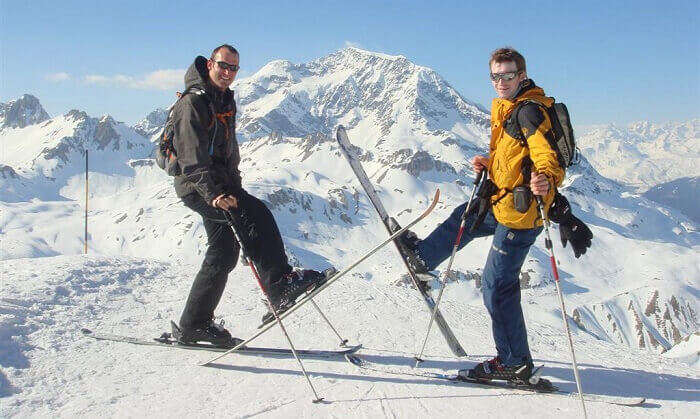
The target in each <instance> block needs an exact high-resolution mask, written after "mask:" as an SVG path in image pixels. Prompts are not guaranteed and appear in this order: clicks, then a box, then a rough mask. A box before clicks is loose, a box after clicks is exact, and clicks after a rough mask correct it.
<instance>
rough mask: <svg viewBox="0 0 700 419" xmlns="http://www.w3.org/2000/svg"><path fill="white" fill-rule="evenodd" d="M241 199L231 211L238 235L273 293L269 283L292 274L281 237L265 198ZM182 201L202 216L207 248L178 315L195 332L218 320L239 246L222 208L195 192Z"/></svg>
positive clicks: (243, 192)
mask: <svg viewBox="0 0 700 419" xmlns="http://www.w3.org/2000/svg"><path fill="white" fill-rule="evenodd" d="M237 198H238V208H237V209H235V210H231V211H230V214H231V215H232V218H233V222H234V225H235V226H236V231H237V232H238V235H239V236H240V238H241V240H242V241H243V249H245V251H246V252H247V254H248V257H250V259H251V260H252V261H253V262H254V263H255V267H256V268H257V270H258V274H259V275H260V279H261V282H262V285H263V287H265V289H266V290H270V289H271V287H270V284H272V283H275V282H276V281H277V280H279V278H281V276H282V275H283V274H285V273H289V272H291V270H292V267H291V266H290V265H289V263H288V261H287V255H286V254H285V252H284V243H282V236H281V235H280V232H279V229H278V228H277V223H276V222H275V219H274V217H273V216H272V213H271V212H270V210H269V209H268V208H267V206H266V205H265V204H264V203H263V202H262V201H261V200H259V199H258V198H256V197H254V196H252V195H250V194H248V193H247V192H245V191H242V192H241V193H240V194H239V196H237ZM182 202H183V203H184V204H185V205H186V206H187V207H188V208H190V209H191V210H193V211H195V212H196V213H198V214H199V215H201V216H202V220H203V224H204V230H205V231H206V232H207V239H208V246H209V247H208V248H207V252H206V254H205V255H204V262H202V267H201V268H200V270H199V273H197V276H196V277H195V279H194V283H193V284H192V289H191V290H190V295H189V297H188V298H187V302H186V303H185V309H184V310H183V312H182V316H181V317H180V327H183V328H191V327H199V326H202V325H204V324H207V323H208V322H209V321H210V320H211V319H212V317H213V316H214V309H215V308H216V306H217V305H218V304H219V301H220V300H221V296H222V295H223V293H224V288H225V287H226V281H227V280H228V274H229V273H230V272H231V271H232V270H233V268H234V267H235V266H236V262H237V261H238V253H239V251H240V246H239V243H238V242H237V241H236V238H235V236H234V235H233V231H231V227H230V226H229V225H228V222H227V220H226V216H225V214H224V212H223V210H220V209H216V208H214V207H212V206H211V205H209V204H207V202H206V201H205V200H204V198H202V197H201V196H200V195H199V194H198V193H197V192H193V193H191V194H188V195H185V196H184V197H182ZM251 276H252V272H251Z"/></svg>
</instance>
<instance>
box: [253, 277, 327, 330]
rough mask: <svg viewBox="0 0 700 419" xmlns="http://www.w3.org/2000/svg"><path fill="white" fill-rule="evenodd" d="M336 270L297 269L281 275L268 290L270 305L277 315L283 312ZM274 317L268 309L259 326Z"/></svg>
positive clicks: (322, 282) (321, 283)
mask: <svg viewBox="0 0 700 419" xmlns="http://www.w3.org/2000/svg"><path fill="white" fill-rule="evenodd" d="M336 272H338V271H337V270H336V269H335V268H328V269H326V270H324V271H323V272H318V271H314V270H311V269H299V270H293V271H292V272H290V273H288V274H284V275H282V278H280V280H279V281H277V282H275V283H273V285H272V287H271V288H272V289H271V290H270V292H269V297H270V302H271V303H272V307H273V308H274V310H275V311H276V312H277V314H278V315H279V314H282V313H284V312H285V311H287V310H288V309H289V308H290V307H292V306H293V305H294V303H295V302H296V299H297V298H298V297H299V296H300V295H302V294H304V293H307V292H311V291H313V290H315V289H316V288H318V287H319V286H321V285H323V284H324V283H325V282H326V281H327V280H328V278H330V277H332V276H333V275H335V273H336ZM274 319H275V316H274V314H272V312H271V311H268V312H267V313H265V314H264V315H263V317H262V324H261V325H260V327H262V326H264V325H265V324H267V323H269V322H271V321H272V320H274Z"/></svg>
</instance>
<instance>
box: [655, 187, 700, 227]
mask: <svg viewBox="0 0 700 419" xmlns="http://www.w3.org/2000/svg"><path fill="white" fill-rule="evenodd" d="M644 197H645V198H647V199H651V200H652V201H656V202H660V203H662V204H664V205H668V206H669V207H673V208H676V209H678V210H680V211H681V212H682V213H683V214H685V215H687V216H688V217H690V219H691V220H693V221H694V222H695V223H696V224H698V225H700V205H698V197H700V176H695V177H682V178H678V179H675V180H672V181H670V182H664V183H660V184H658V185H656V186H654V187H652V188H650V189H649V190H648V191H646V192H644Z"/></svg>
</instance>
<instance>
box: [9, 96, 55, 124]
mask: <svg viewBox="0 0 700 419" xmlns="http://www.w3.org/2000/svg"><path fill="white" fill-rule="evenodd" d="M49 118H50V117H49V114H48V113H46V111H45V110H44V108H43V107H42V106H41V103H39V99H37V98H36V97H35V96H32V95H30V94H24V95H22V96H21V97H20V98H19V99H16V100H12V101H10V102H7V103H0V129H2V128H24V127H26V126H28V125H34V124H39V123H41V122H44V121H46V120H48V119H49Z"/></svg>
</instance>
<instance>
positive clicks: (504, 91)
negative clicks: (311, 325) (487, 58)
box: [491, 61, 527, 99]
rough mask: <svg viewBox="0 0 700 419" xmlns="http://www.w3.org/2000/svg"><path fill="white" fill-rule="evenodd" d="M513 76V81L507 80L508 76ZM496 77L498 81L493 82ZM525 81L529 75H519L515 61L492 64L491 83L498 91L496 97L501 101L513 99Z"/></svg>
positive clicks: (523, 73)
mask: <svg viewBox="0 0 700 419" xmlns="http://www.w3.org/2000/svg"><path fill="white" fill-rule="evenodd" d="M509 73H510V74H509ZM512 74H514V75H515V76H514V77H513V78H512V79H511V80H507V78H508V76H510V75H512ZM494 75H496V78H497V79H498V80H495V81H494V80H493V77H494ZM503 76H505V77H503ZM525 79H527V74H526V73H525V72H524V71H522V72H519V73H518V69H517V66H516V65H515V62H514V61H506V62H502V63H497V62H493V63H491V83H492V84H493V88H494V89H495V90H496V95H497V96H498V97H500V98H501V99H513V98H514V97H515V93H516V92H517V91H518V85H519V84H520V82H521V81H523V80H525Z"/></svg>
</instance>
